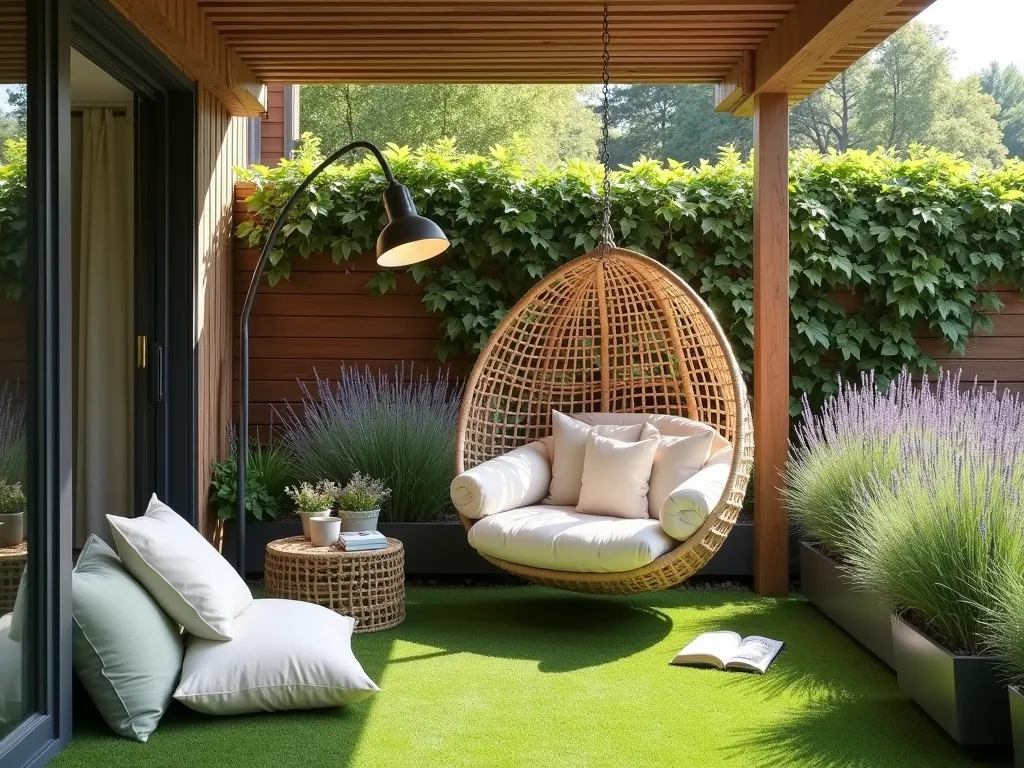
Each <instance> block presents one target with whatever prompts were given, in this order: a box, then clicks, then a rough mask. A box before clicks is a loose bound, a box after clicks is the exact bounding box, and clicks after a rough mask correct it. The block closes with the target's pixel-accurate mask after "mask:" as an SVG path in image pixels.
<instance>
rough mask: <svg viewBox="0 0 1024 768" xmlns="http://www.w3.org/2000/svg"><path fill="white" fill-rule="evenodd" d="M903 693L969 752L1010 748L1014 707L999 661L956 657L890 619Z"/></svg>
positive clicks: (916, 632) (902, 623)
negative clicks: (975, 748)
mask: <svg viewBox="0 0 1024 768" xmlns="http://www.w3.org/2000/svg"><path fill="white" fill-rule="evenodd" d="M891 622H892V638H893V650H894V652H895V659H896V677H897V680H898V682H899V686H900V690H902V691H903V692H904V693H905V694H907V695H908V696H910V698H912V699H913V700H914V701H915V702H917V704H918V705H919V706H920V707H921V709H923V710H924V711H925V712H927V713H928V714H929V715H931V717H932V719H934V720H935V722H937V723H938V724H939V725H940V726H942V728H943V729H944V730H945V731H946V732H947V733H948V734H949V735H950V736H952V737H953V739H954V740H955V741H956V742H957V743H958V744H961V745H963V746H966V747H995V746H1004V745H1008V744H1009V743H1010V739H1011V736H1010V734H1011V731H1010V701H1009V698H1008V697H1007V695H1006V686H1005V684H1004V683H1003V682H1002V681H1001V678H1000V670H999V668H998V667H997V664H996V661H995V659H993V658H991V657H988V656H957V655H955V654H953V653H950V652H949V651H947V650H946V649H945V648H943V647H942V646H940V645H939V644H938V643H936V642H935V641H934V640H932V639H931V638H930V637H927V636H926V635H924V634H922V633H921V632H918V631H917V629H915V628H914V627H912V626H911V625H909V624H907V623H906V622H904V621H901V620H900V619H899V618H897V617H896V616H892V617H891Z"/></svg>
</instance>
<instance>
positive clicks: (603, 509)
mask: <svg viewBox="0 0 1024 768" xmlns="http://www.w3.org/2000/svg"><path fill="white" fill-rule="evenodd" d="M657 450H658V438H657V437H651V438H649V439H647V440H641V441H640V442H638V443H624V442H622V441H621V440H614V439H612V438H609V437H601V436H600V435H598V434H595V433H591V434H590V435H589V436H588V437H587V449H586V457H585V459H584V462H583V486H582V489H581V490H580V501H579V504H577V505H576V511H577V512H583V513H585V514H588V515H604V516H606V517H625V518H633V519H636V518H645V517H647V505H648V501H647V492H648V490H649V481H650V478H651V467H652V465H653V464H654V454H655V452H656V451H657Z"/></svg>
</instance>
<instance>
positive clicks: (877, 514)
mask: <svg viewBox="0 0 1024 768" xmlns="http://www.w3.org/2000/svg"><path fill="white" fill-rule="evenodd" d="M948 381H949V382H952V383H955V379H949V380H948ZM910 412H911V414H912V418H911V419H910V421H911V422H912V427H913V428H911V429H907V430H905V431H904V432H903V434H902V436H901V439H900V449H899V467H898V469H897V470H894V471H892V472H888V473H881V472H880V473H878V474H876V475H874V476H873V477H871V478H869V480H868V481H867V482H866V484H865V485H864V488H863V503H862V513H861V515H860V518H859V525H858V526H856V527H851V528H849V529H848V535H847V536H846V537H845V538H844V539H843V540H842V541H841V547H842V551H843V552H844V554H845V557H846V560H847V563H848V564H849V574H850V576H851V578H852V579H853V581H854V583H856V584H859V585H861V586H863V587H865V588H866V589H869V590H871V591H874V592H875V593H877V594H879V595H880V596H881V597H882V598H883V599H885V600H886V601H887V602H889V603H890V604H891V605H892V606H893V607H894V609H895V610H896V611H897V612H899V613H900V614H902V615H903V616H904V618H905V619H906V620H907V621H910V622H911V623H912V624H914V625H915V626H917V627H918V628H919V629H921V630H922V631H924V632H926V633H927V634H929V635H931V636H932V637H934V638H935V639H937V640H938V641H939V642H941V643H942V644H943V645H945V646H946V647H947V648H949V649H950V650H952V651H954V652H958V653H967V654H975V653H979V652H981V651H982V650H983V649H984V633H983V630H984V629H985V626H986V621H987V619H988V617H989V616H990V615H991V613H992V611H993V610H994V608H995V606H996V603H997V596H998V595H999V593H1000V592H999V591H1000V586H1001V584H1002V580H1003V578H1004V575H1005V573H1006V572H1007V571H1013V572H1016V573H1024V524H1022V523H1024V520H1022V519H1021V518H1022V514H1021V495H1022V484H1021V480H1022V466H1024V404H1022V403H1021V402H1020V400H1019V399H1018V398H1017V397H1016V396H1011V395H1009V394H1008V393H1004V394H999V393H997V392H996V391H995V390H994V389H990V390H983V389H980V388H979V387H977V386H975V387H973V388H971V389H969V390H967V391H960V389H959V387H955V386H945V387H937V388H935V389H934V390H932V389H930V388H928V387H927V386H925V387H922V388H921V389H920V390H919V392H918V394H917V396H916V397H915V398H914V400H913V405H912V409H911V411H910Z"/></svg>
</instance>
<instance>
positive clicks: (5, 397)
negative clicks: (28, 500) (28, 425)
mask: <svg viewBox="0 0 1024 768" xmlns="http://www.w3.org/2000/svg"><path fill="white" fill-rule="evenodd" d="M25 450H26V446H25V404H24V402H23V401H22V400H21V399H20V398H19V397H18V396H17V392H16V391H14V390H13V389H12V388H10V387H8V386H4V387H3V388H2V389H0V481H3V482H7V483H24V482H25V470H26V467H27V464H26V462H27V456H26V453H25Z"/></svg>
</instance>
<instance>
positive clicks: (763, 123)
mask: <svg viewBox="0 0 1024 768" xmlns="http://www.w3.org/2000/svg"><path fill="white" fill-rule="evenodd" d="M753 102H754V377H753V378H754V589H755V590H756V591H757V592H759V593H760V594H763V595H785V594H786V593H787V592H788V591H789V519H788V516H787V514H786V509H785V506H784V505H783V500H782V492H781V490H780V489H781V488H782V487H783V485H784V482H783V478H782V474H781V472H782V470H783V468H784V467H785V465H786V456H787V451H788V446H789V391H790V378H789V322H790V320H789V317H790V311H789V96H788V95H787V94H785V93H765V94H761V95H759V96H755V97H754V99H753Z"/></svg>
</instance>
